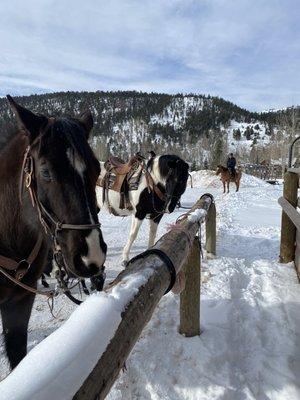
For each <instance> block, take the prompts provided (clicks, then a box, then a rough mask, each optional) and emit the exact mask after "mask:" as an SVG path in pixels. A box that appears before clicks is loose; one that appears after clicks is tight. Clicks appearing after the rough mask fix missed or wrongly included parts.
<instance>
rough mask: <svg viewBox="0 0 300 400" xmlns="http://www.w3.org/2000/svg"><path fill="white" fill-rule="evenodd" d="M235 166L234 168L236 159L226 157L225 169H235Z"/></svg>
mask: <svg viewBox="0 0 300 400" xmlns="http://www.w3.org/2000/svg"><path fill="white" fill-rule="evenodd" d="M235 166H236V159H235V158H234V157H228V160H227V168H229V169H235Z"/></svg>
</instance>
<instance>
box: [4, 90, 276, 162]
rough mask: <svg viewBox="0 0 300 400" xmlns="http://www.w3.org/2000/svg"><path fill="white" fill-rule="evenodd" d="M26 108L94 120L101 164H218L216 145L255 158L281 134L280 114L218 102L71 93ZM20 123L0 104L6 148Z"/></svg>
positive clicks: (32, 101)
mask: <svg viewBox="0 0 300 400" xmlns="http://www.w3.org/2000/svg"><path fill="white" fill-rule="evenodd" d="M17 100H18V101H20V103H21V104H23V105H24V106H26V107H29V108H30V109H32V110H35V111H38V112H44V113H46V114H48V115H54V116H55V115H61V114H71V115H74V114H77V115H78V114H79V113H80V112H82V111H83V110H85V109H87V108H89V109H90V110H91V112H92V113H93V116H94V122H95V124H94V125H95V126H94V129H93V138H92V143H93V146H94V148H95V150H96V152H97V155H98V157H99V158H100V159H104V158H107V156H108V154H111V153H113V154H116V155H119V156H121V157H125V158H126V157H127V156H128V154H133V153H135V152H136V151H142V152H144V153H146V151H148V150H151V149H154V150H155V151H157V152H160V153H163V152H172V153H175V154H178V155H181V156H182V157H184V158H185V159H186V160H187V161H189V162H190V163H191V164H192V163H196V165H197V166H201V165H203V162H204V160H205V159H208V161H209V162H211V161H212V159H213V157H214V155H213V152H214V146H215V143H216V142H217V141H218V140H219V141H220V140H221V141H222V147H223V152H224V156H226V154H227V152H228V151H230V150H232V151H237V152H239V153H240V154H239V156H240V157H242V158H247V157H248V158H249V154H250V151H251V148H252V147H253V146H254V145H256V146H260V147H264V146H268V144H269V141H270V137H271V135H272V134H273V133H274V131H276V129H275V128H276V121H277V119H276V118H277V114H276V113H266V114H259V113H254V112H249V111H247V110H245V109H242V108H240V107H238V106H236V105H234V104H232V103H230V102H228V101H225V100H223V99H221V98H218V97H211V96H204V95H193V94H191V95H182V94H177V95H167V94H157V93H139V92H81V93H78V92H66V93H53V94H44V95H34V96H27V97H20V98H17ZM13 125H14V119H13V118H12V113H11V112H10V111H9V109H8V106H7V102H6V100H5V99H0V131H1V136H0V146H1V142H2V141H3V137H4V136H5V135H7V133H6V132H7V131H11V130H12V129H13Z"/></svg>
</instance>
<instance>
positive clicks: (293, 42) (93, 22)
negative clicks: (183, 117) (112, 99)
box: [0, 0, 300, 111]
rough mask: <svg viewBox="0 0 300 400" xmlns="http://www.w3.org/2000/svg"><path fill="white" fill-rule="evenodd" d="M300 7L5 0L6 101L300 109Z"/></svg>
mask: <svg viewBox="0 0 300 400" xmlns="http://www.w3.org/2000/svg"><path fill="white" fill-rule="evenodd" d="M299 21H300V1H299V0H197V1H190V0H181V1H179V0H158V1H156V0H151V1H148V0H140V1H135V0H130V1H129V0H111V1H109V0H106V1H102V0H72V1H65V0H61V1H57V0H47V1H46V0H26V1H24V0H22V1H15V0H9V1H8V0H1V2H0V96H4V95H5V94H7V93H10V94H13V95H23V94H24V95H25V94H31V93H43V92H53V91H65V90H79V91H80V90H91V91H95V90H133V89H134V90H142V91H155V92H167V93H178V92H183V93H189V92H193V93H204V94H211V95H218V96H220V97H223V98H225V99H228V100H230V101H233V102H234V103H236V104H238V105H240V106H243V107H246V108H248V109H251V110H257V111H261V110H264V109H270V108H281V107H285V106H289V105H292V104H300V24H299Z"/></svg>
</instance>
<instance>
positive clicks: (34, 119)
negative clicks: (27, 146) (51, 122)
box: [6, 95, 48, 143]
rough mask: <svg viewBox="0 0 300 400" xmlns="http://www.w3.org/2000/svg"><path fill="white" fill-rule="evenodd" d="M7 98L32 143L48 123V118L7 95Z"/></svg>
mask: <svg viewBox="0 0 300 400" xmlns="http://www.w3.org/2000/svg"><path fill="white" fill-rule="evenodd" d="M6 97H7V100H8V102H9V105H10V107H11V109H12V110H13V112H14V113H15V115H16V117H17V120H18V124H19V126H20V128H21V129H25V132H26V134H27V135H28V137H29V141H30V143H31V142H33V141H34V139H35V138H36V137H37V136H38V135H39V134H40V132H41V129H42V128H43V127H44V126H46V125H47V123H48V118H47V117H45V116H44V115H37V114H34V113H33V112H31V111H29V110H27V108H25V107H22V106H20V104H18V103H17V102H15V100H14V99H13V98H12V97H11V96H9V95H7V96H6Z"/></svg>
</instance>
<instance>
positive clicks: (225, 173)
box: [216, 165, 242, 193]
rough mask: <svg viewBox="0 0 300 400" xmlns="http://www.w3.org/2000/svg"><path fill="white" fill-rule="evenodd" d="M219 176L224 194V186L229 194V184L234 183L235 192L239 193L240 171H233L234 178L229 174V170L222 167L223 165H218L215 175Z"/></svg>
mask: <svg viewBox="0 0 300 400" xmlns="http://www.w3.org/2000/svg"><path fill="white" fill-rule="evenodd" d="M219 174H221V181H222V183H223V188H224V192H223V193H226V184H227V193H229V184H230V182H234V183H235V185H236V192H238V191H239V188H240V180H241V177H242V171H241V170H239V169H237V170H236V171H235V174H234V176H233V175H232V174H231V173H230V171H229V169H228V168H226V167H223V165H218V167H217V171H216V175H219Z"/></svg>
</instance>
